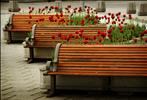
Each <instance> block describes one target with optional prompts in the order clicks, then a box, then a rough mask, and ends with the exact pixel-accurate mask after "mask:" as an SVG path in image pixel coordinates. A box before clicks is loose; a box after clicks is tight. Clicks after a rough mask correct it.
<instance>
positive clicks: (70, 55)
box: [49, 44, 147, 76]
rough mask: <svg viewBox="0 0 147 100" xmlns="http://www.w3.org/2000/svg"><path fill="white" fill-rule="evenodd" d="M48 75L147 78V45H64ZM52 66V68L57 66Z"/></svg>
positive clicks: (57, 51)
mask: <svg viewBox="0 0 147 100" xmlns="http://www.w3.org/2000/svg"><path fill="white" fill-rule="evenodd" d="M53 62H55V64H57V71H55V72H52V71H49V74H61V75H62V74H63V75H66V74H67V75H88V76H90V75H93V76H147V45H144V46H139V45H128V46H127V45H122V46H121V45H114V46H112V45H64V44H63V45H61V46H60V47H59V49H58V50H56V56H55V59H54V61H53ZM55 64H53V65H55Z"/></svg>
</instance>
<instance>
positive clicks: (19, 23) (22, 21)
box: [10, 14, 68, 31]
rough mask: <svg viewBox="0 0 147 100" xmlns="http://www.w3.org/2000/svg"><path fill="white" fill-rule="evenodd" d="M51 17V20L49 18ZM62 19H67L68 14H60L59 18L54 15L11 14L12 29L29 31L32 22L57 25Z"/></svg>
mask: <svg viewBox="0 0 147 100" xmlns="http://www.w3.org/2000/svg"><path fill="white" fill-rule="evenodd" d="M51 17H52V18H53V21H52V20H51ZM61 19H64V20H65V21H67V20H68V15H64V16H62V17H61V16H60V17H59V18H57V17H56V15H15V14H14V15H12V16H11V20H10V21H11V22H10V23H11V24H12V29H13V30H16V31H17V30H29V31H31V29H32V26H33V25H34V24H37V25H38V24H39V25H58V24H63V23H60V22H59V21H60V20H61Z"/></svg>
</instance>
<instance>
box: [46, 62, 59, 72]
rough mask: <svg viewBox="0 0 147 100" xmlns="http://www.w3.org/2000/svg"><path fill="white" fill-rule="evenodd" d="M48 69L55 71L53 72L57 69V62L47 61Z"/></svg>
mask: <svg viewBox="0 0 147 100" xmlns="http://www.w3.org/2000/svg"><path fill="white" fill-rule="evenodd" d="M46 70H49V71H53V72H55V71H57V62H54V61H47V63H46Z"/></svg>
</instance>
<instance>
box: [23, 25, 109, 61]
mask: <svg viewBox="0 0 147 100" xmlns="http://www.w3.org/2000/svg"><path fill="white" fill-rule="evenodd" d="M106 29H107V27H106V25H98V26H91V27H88V26H82V27H81V26H39V25H34V26H33V29H32V38H31V39H27V40H26V41H25V43H24V44H25V46H24V47H27V48H29V50H30V58H29V62H33V59H34V48H55V46H56V44H57V43H62V42H66V41H67V40H62V39H60V38H58V37H57V36H58V35H59V34H60V35H62V36H68V35H69V34H73V35H76V33H75V32H76V31H80V30H84V32H83V34H84V35H87V36H94V35H97V33H98V30H100V31H102V32H106ZM52 36H56V37H55V38H53V37H52ZM28 40H30V41H31V42H30V41H28ZM77 40H78V39H72V40H71V41H70V42H72V43H73V42H75V43H76V44H79V43H78V41H77Z"/></svg>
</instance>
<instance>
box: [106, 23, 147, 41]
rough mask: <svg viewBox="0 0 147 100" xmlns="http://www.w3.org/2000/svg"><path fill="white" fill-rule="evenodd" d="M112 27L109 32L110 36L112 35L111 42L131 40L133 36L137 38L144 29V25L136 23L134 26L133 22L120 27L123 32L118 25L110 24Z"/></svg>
mask: <svg viewBox="0 0 147 100" xmlns="http://www.w3.org/2000/svg"><path fill="white" fill-rule="evenodd" d="M112 27H113V30H112V33H111V36H112V39H111V41H112V42H113V43H114V42H116V43H117V42H125V41H129V40H132V39H133V38H138V37H140V33H141V32H143V31H144V30H145V29H146V27H145V25H142V26H139V25H138V24H137V25H136V26H135V25H133V24H126V25H124V26H123V28H122V30H123V32H121V31H120V27H119V26H110V28H112ZM110 28H109V29H110Z"/></svg>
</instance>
